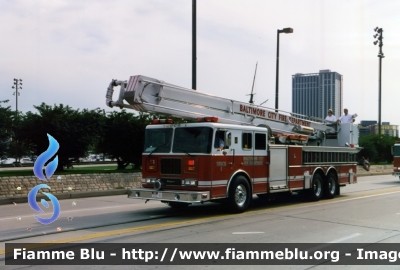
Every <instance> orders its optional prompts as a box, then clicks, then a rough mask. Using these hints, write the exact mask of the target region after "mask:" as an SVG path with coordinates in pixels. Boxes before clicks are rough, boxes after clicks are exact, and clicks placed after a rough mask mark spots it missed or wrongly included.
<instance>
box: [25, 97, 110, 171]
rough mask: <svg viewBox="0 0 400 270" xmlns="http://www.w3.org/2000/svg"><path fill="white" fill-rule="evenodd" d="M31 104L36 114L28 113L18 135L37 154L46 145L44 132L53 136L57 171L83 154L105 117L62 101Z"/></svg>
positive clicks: (97, 136) (100, 113)
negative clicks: (55, 143)
mask: <svg viewBox="0 0 400 270" xmlns="http://www.w3.org/2000/svg"><path fill="white" fill-rule="evenodd" d="M34 107H35V109H37V110H38V113H32V112H28V113H27V114H26V115H25V117H23V119H22V123H21V125H22V128H21V131H20V132H21V133H22V134H23V136H21V137H23V138H24V143H25V144H26V145H27V147H29V148H31V149H32V151H33V152H34V154H35V155H37V156H38V155H40V154H41V153H43V152H44V151H46V149H47V148H48V145H49V142H48V139H47V134H50V135H51V136H53V137H54V138H55V139H56V140H57V141H58V143H59V144H60V148H59V150H58V152H57V154H56V155H58V160H59V162H58V168H57V170H58V171H60V170H63V167H64V166H67V165H69V164H70V162H71V161H72V160H78V159H79V158H80V157H84V156H86V154H87V151H88V149H89V146H90V145H91V144H94V143H95V141H96V140H97V139H98V138H99V137H100V135H101V131H102V126H103V123H104V120H105V119H104V118H105V113H104V111H103V110H100V109H96V110H90V111H89V110H87V109H84V110H82V111H79V110H73V109H72V108H71V107H69V106H64V105H63V104H60V105H54V106H53V107H51V106H49V105H46V104H45V103H42V104H41V105H40V106H34Z"/></svg>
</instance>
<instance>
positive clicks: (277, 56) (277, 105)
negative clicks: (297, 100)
mask: <svg viewBox="0 0 400 270" xmlns="http://www.w3.org/2000/svg"><path fill="white" fill-rule="evenodd" d="M280 33H285V34H291V33H293V28H283V29H282V30H279V29H278V31H277V45H276V81H275V109H276V110H277V111H278V108H279V98H278V97H279V34H280Z"/></svg>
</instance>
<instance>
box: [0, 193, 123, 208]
mask: <svg viewBox="0 0 400 270" xmlns="http://www.w3.org/2000/svg"><path fill="white" fill-rule="evenodd" d="M123 194H128V190H127V189H112V190H96V191H81V192H74V193H58V194H57V193H56V194H52V195H54V196H55V197H56V198H57V199H58V200H66V199H76V198H89V197H100V196H113V195H123ZM46 198H47V196H44V195H41V194H38V195H37V196H36V199H46ZM26 202H28V196H21V197H19V196H18V197H6V198H0V205H5V204H12V203H26Z"/></svg>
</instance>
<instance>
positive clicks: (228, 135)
mask: <svg viewBox="0 0 400 270" xmlns="http://www.w3.org/2000/svg"><path fill="white" fill-rule="evenodd" d="M225 145H226V146H227V147H229V146H231V133H230V132H229V131H227V132H225Z"/></svg>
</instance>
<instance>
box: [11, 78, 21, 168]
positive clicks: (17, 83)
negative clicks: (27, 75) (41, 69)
mask: <svg viewBox="0 0 400 270" xmlns="http://www.w3.org/2000/svg"><path fill="white" fill-rule="evenodd" d="M11 88H13V89H15V92H14V94H13V95H15V123H14V124H15V132H14V136H15V155H16V157H15V162H17V160H18V140H17V121H18V96H19V92H18V90H19V89H22V80H21V79H14V84H13V86H12V87H11Z"/></svg>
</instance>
